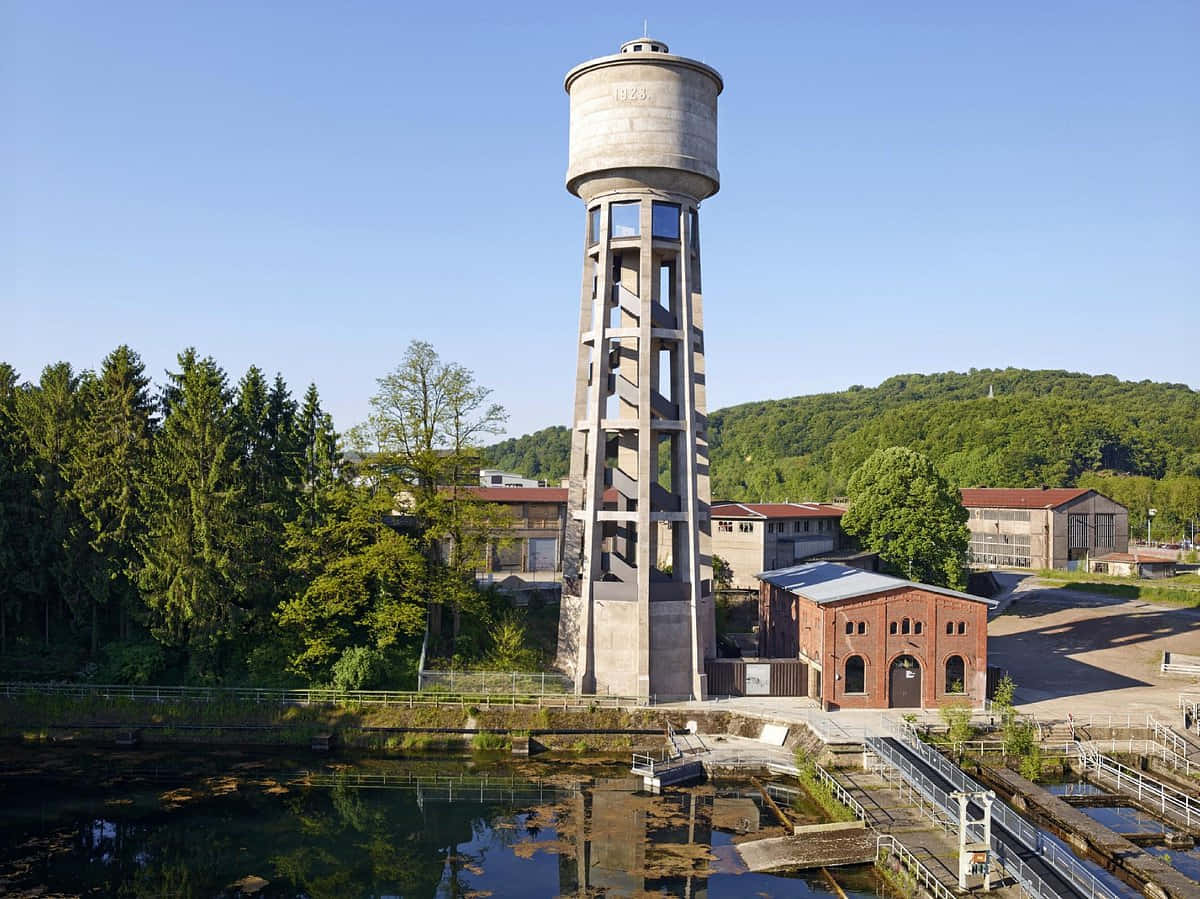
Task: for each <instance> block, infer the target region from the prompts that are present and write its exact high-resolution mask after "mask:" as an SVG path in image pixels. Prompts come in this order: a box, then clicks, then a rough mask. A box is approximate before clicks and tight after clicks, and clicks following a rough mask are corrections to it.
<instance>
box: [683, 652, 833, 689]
mask: <svg viewBox="0 0 1200 899" xmlns="http://www.w3.org/2000/svg"><path fill="white" fill-rule="evenodd" d="M704 673H705V674H707V675H708V695H709V696H807V695H808V676H809V675H808V664H807V663H806V662H802V661H800V660H799V659H706V660H705V662H704Z"/></svg>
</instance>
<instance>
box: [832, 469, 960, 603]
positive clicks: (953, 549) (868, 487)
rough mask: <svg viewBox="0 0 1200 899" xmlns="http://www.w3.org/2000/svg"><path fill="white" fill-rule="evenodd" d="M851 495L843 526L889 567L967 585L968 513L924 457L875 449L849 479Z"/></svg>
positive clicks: (928, 579) (920, 577)
mask: <svg viewBox="0 0 1200 899" xmlns="http://www.w3.org/2000/svg"><path fill="white" fill-rule="evenodd" d="M849 498H850V509H849V511H847V512H846V514H845V515H844V516H843V517H842V527H843V528H844V529H845V531H846V532H847V533H849V534H854V535H856V536H857V537H858V538H859V540H860V541H861V542H862V544H863V546H864V547H866V548H867V549H869V550H872V551H873V552H877V553H879V557H880V559H882V560H883V561H884V562H885V563H886V564H887V565H888V567H889V568H891V569H892V570H894V571H897V572H900V573H901V574H903V575H904V576H906V577H908V578H910V579H912V580H916V581H923V582H926V583H931V584H940V585H942V586H947V587H955V588H959V589H961V588H962V587H963V586H965V582H966V578H965V577H964V574H963V570H964V566H965V565H966V558H967V545H968V542H969V539H970V537H969V534H968V532H967V526H966V524H967V512H966V509H964V508H963V506H962V502H961V500H960V498H959V495H958V492H957V491H956V490H954V489H952V488H951V487H950V485H948V484H947V483H946V481H945V480H944V479H943V478H942V476H941V475H940V474H938V472H937V469H935V468H934V467H933V463H931V462H930V461H929V460H928V459H927V458H926V457H925V456H923V455H921V454H920V453H917V452H914V451H912V450H910V449H906V448H904V447H900V446H893V447H889V448H887V449H883V450H878V451H876V452H875V453H872V454H871V456H870V457H869V458H868V459H867V460H866V461H865V462H864V463H863V464H862V467H860V468H859V469H858V471H856V472H855V473H854V475H853V476H852V477H851V478H850V485H849Z"/></svg>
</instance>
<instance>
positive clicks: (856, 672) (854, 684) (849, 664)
mask: <svg viewBox="0 0 1200 899" xmlns="http://www.w3.org/2000/svg"><path fill="white" fill-rule="evenodd" d="M846 692H847V693H866V692H867V672H866V666H865V665H864V664H863V659H862V656H850V658H848V659H846Z"/></svg>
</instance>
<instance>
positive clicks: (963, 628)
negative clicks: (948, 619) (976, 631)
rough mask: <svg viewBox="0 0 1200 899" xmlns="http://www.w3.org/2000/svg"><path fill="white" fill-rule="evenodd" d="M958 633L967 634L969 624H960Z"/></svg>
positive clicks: (962, 622) (963, 622) (961, 622)
mask: <svg viewBox="0 0 1200 899" xmlns="http://www.w3.org/2000/svg"><path fill="white" fill-rule="evenodd" d="M958 632H959V633H960V634H965V633H966V632H967V623H966V622H965V621H960V622H959V623H958Z"/></svg>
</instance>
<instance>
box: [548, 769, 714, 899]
mask: <svg viewBox="0 0 1200 899" xmlns="http://www.w3.org/2000/svg"><path fill="white" fill-rule="evenodd" d="M635 786H636V785H635V782H634V781H632V780H631V779H629V778H619V779H616V780H611V781H597V782H596V783H595V785H594V786H593V787H592V788H590V789H588V790H585V791H583V792H581V793H580V795H579V796H577V797H574V798H573V799H572V800H571V801H570V804H569V808H570V819H571V820H570V821H560V822H559V825H558V826H559V830H558V835H559V838H560V839H563V840H570V841H571V842H573V843H574V844H575V853H574V856H573V857H568V856H567V855H566V854H564V855H563V856H561V857H560V858H559V889H560V891H561V893H562V894H563V895H581V896H583V895H592V894H593V893H594V892H602V893H603V894H604V895H606V896H613V897H616V896H641V895H644V894H645V893H647V892H650V893H654V894H656V895H657V894H661V895H666V896H681V897H689V896H691V897H704V896H706V895H707V893H708V890H707V882H708V875H709V873H710V871H709V860H710V857H711V850H710V847H711V844H712V805H713V797H712V795H711V793H709V792H708V791H703V790H702V791H681V792H678V793H671V794H668V795H663V796H651V795H649V794H646V793H638V792H636V790H635Z"/></svg>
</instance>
